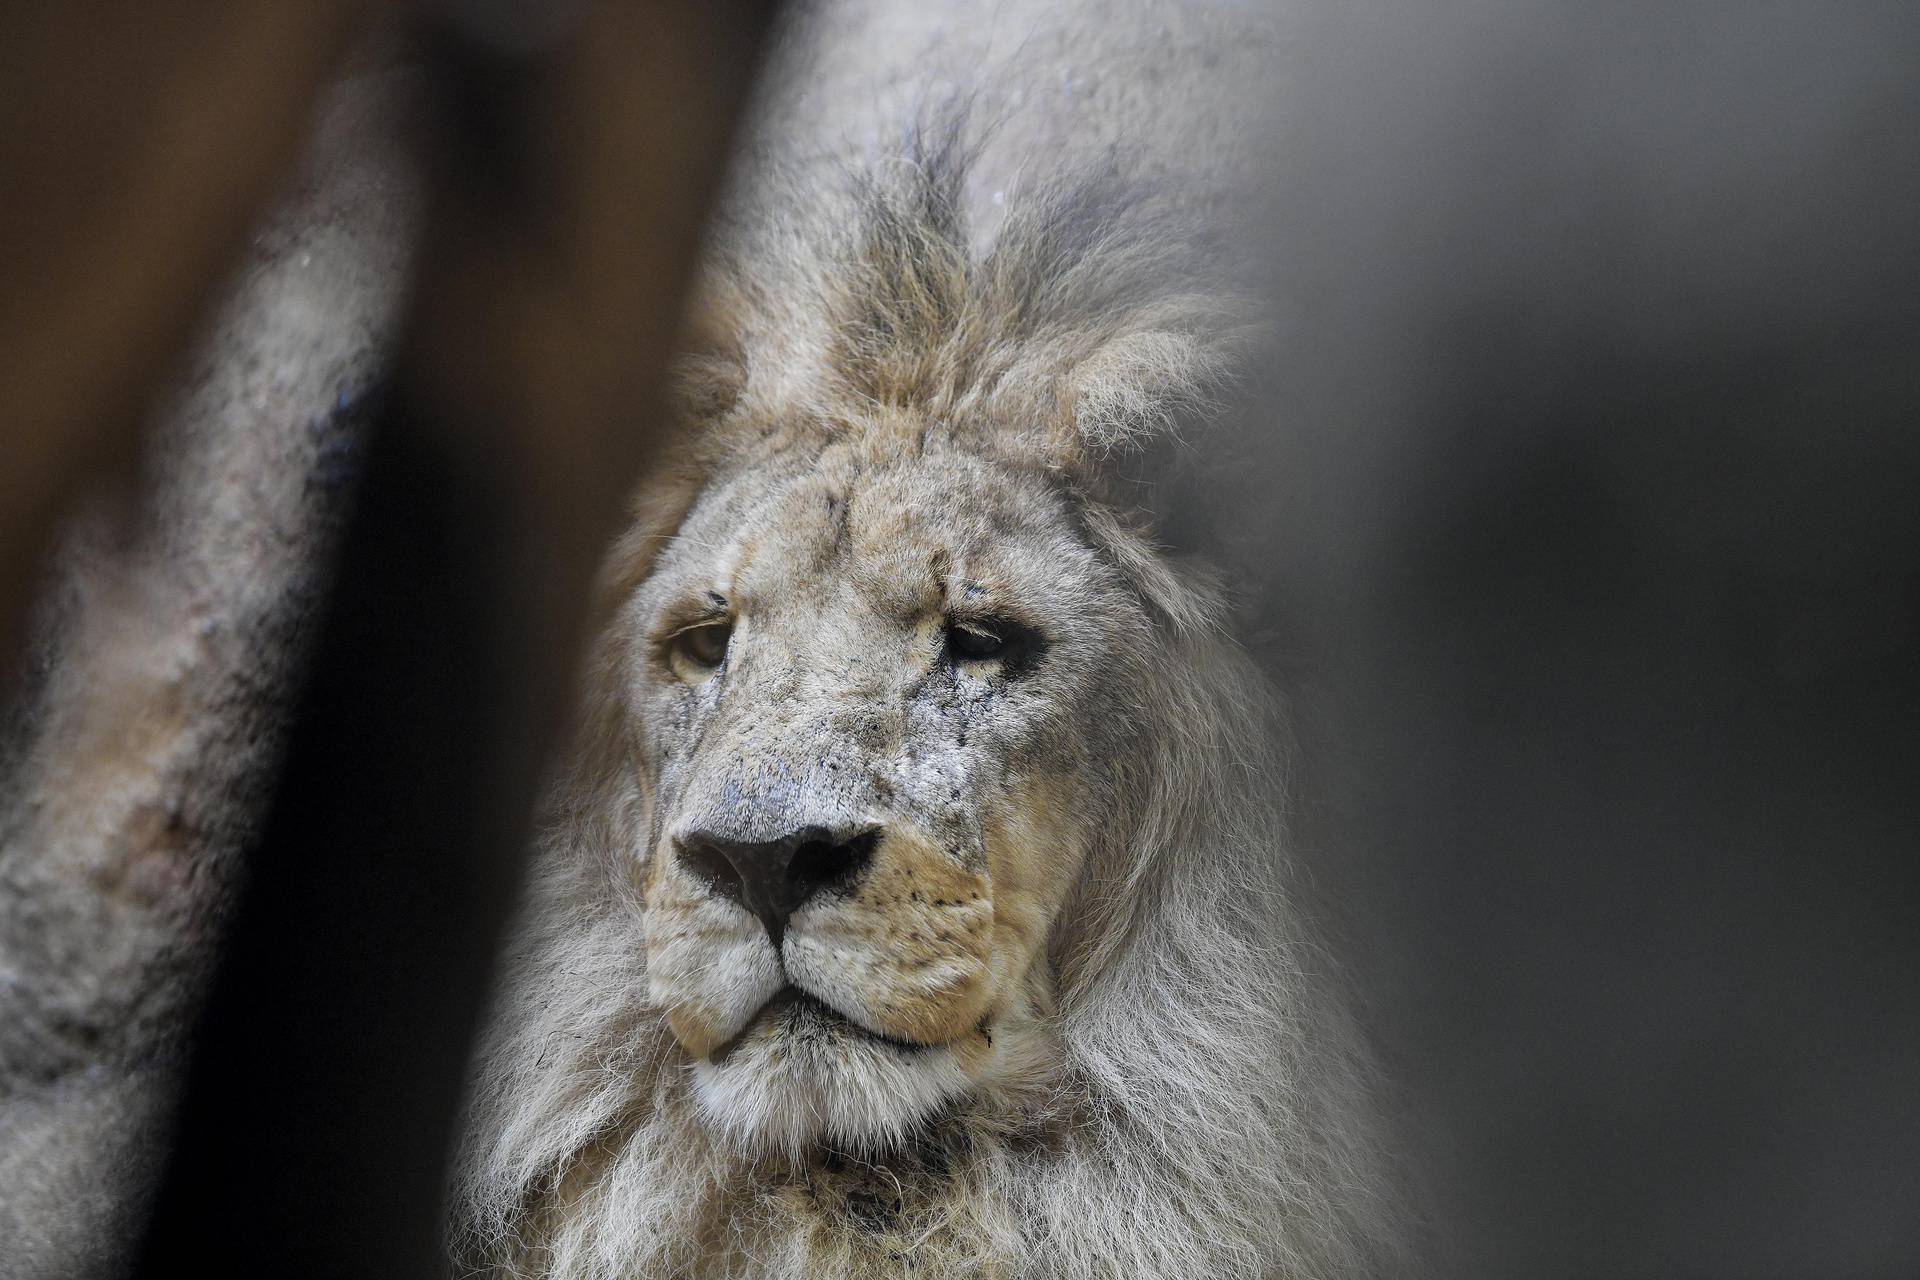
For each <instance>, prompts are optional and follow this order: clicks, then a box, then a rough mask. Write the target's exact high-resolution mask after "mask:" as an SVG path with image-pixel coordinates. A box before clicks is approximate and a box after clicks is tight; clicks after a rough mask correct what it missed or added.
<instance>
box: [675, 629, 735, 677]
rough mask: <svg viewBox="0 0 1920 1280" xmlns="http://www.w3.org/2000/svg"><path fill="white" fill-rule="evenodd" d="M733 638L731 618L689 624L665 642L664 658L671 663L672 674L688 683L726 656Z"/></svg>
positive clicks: (716, 664)
mask: <svg viewBox="0 0 1920 1280" xmlns="http://www.w3.org/2000/svg"><path fill="white" fill-rule="evenodd" d="M732 639H733V624H732V623H731V622H709V623H707V624H706V625H705V626H700V627H688V628H687V629H686V630H685V631H682V632H680V633H679V634H678V635H676V636H674V637H673V639H672V640H670V641H668V642H667V659H668V661H669V662H670V663H671V664H672V666H673V670H674V674H676V675H678V676H679V677H680V678H681V679H682V680H687V681H689V682H690V683H697V682H698V681H701V680H704V679H706V678H707V675H708V673H710V672H711V671H712V670H713V669H714V668H715V667H717V666H719V665H720V663H721V661H722V660H723V659H725V658H726V656H727V645H728V644H729V643H730V642H731V641H732Z"/></svg>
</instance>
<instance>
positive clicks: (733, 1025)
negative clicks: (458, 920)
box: [626, 431, 1147, 1149]
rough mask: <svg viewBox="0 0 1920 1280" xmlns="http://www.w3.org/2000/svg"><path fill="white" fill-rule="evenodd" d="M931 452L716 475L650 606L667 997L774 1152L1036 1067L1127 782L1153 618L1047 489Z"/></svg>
mask: <svg viewBox="0 0 1920 1280" xmlns="http://www.w3.org/2000/svg"><path fill="white" fill-rule="evenodd" d="M903 439H919V437H918V436H917V434H916V435H912V436H904V435H897V434H896V433H894V432H889V431H879V432H875V433H870V434H869V435H868V436H867V437H865V438H864V439H861V440H856V441H854V442H851V443H849V442H845V441H843V442H840V443H836V444H833V445H831V446H829V447H828V448H826V449H825V450H824V452H814V451H811V450H808V451H805V452H806V456H804V457H799V456H795V455H797V454H799V453H801V452H802V451H801V450H792V451H789V452H788V453H784V454H778V455H775V457H774V458H773V459H772V460H770V461H764V462H761V463H758V464H755V465H753V466H750V467H746V468H744V469H742V470H739V471H737V472H736V473H734V474H733V475H731V476H730V477H725V478H722V479H720V480H718V481H716V482H714V483H712V484H710V485H709V486H708V488H707V489H706V490H705V491H704V492H703V494H702V495H701V496H700V498H699V500H698V501H697V502H696V503H695V505H694V507H693V509H692V511H691V513H690V514H689V516H688V517H687V519H686V520H685V522H684V523H683V524H682V526H681V528H680V530H679V533H678V535H677V536H676V537H675V538H674V539H673V540H672V541H671V542H670V543H669V544H668V545H667V546H666V548H665V549H664V550H663V551H662V553H661V556H660V559H659V560H658V562H657V564H656V566H655V568H654V570H653V572H652V573H651V575H650V576H649V577H648V578H647V579H646V581H645V582H644V583H643V584H642V586H641V587H640V589H639V590H638V591H637V593H636V594H635V595H634V597H633V599H632V600H631V601H630V603H629V605H628V607H627V613H626V624H627V626H628V628H629V631H628V634H629V635H630V636H631V637H633V640H634V643H633V644H632V646H631V657H630V659H629V669H628V671H627V675H626V679H627V680H628V684H629V696H630V698H631V701H632V705H633V707H634V709H635V712H636V714H637V717H638V736H639V739H640V741H639V753H640V757H641V758H640V760H639V762H638V767H639V769H640V773H641V778H640V781H641V785H642V788H643V791H644V792H645V794H646V795H647V797H648V800H649V818H650V821H649V823H648V827H647V829H648V836H647V847H646V848H645V849H644V851H643V853H642V860H641V863H640V866H639V868H638V874H639V875H640V877H641V884H642V887H643V891H644V898H645V914H644V922H645V934H646V948H647V969H648V983H649V987H650V995H651V997H652V999H653V1001H654V1002H655V1003H656V1004H657V1005H658V1006H659V1007H660V1008H661V1009H662V1010H663V1011H664V1013H665V1016H666V1019H667V1022H668V1025H669V1026H670V1027H671V1029H672V1032H673V1035H674V1036H675V1038H676V1039H677V1040H678V1041H679V1043H680V1044H681V1045H682V1046H683V1047H684V1048H685V1050H686V1051H687V1052H688V1053H689V1054H690V1055H691V1056H692V1057H693V1059H694V1060H695V1061H694V1067H693V1071H694V1078H695V1087H696V1093H697V1096H698V1097H699V1099H700V1102H701V1105H702V1106H703V1108H704V1110H705V1113H706V1114H707V1116H708V1118H709V1119H710V1120H711V1121H712V1122H714V1124H715V1126H716V1128H718V1129H720V1130H722V1131H723V1132H725V1133H727V1134H729V1135H731V1136H733V1137H734V1138H736V1139H738V1140H740V1141H742V1142H743V1143H745V1144H747V1145H749V1146H754V1147H775V1148H787V1149H792V1148H794V1147H797V1146H799V1145H802V1144H804V1143H807V1142H810V1141H812V1140H815V1139H818V1138H825V1139H829V1140H832V1141H835V1142H838V1143H842V1144H848V1145H853V1146H869V1147H870V1146H876V1145H881V1144H884V1143H885V1142H887V1141H889V1140H892V1139H897V1138H898V1137H899V1136H901V1135H902V1134H903V1133H904V1132H906V1131H907V1130H908V1129H910V1128H911V1127H912V1126H914V1125H915V1124H916V1123H918V1122H919V1121H920V1120H922V1119H923V1118H925V1117H926V1116H927V1115H929V1114H930V1113H932V1112H933V1111H935V1110H937V1109H938V1108H939V1107H940V1106H941V1105H942V1104H943V1103H945V1102H947V1101H949V1100H951V1099H952V1098H954V1097H955V1096H956V1095H958V1094H961V1093H964V1092H966V1091H968V1090H969V1089H971V1088H975V1087H977V1086H979V1085H980V1084H981V1083H982V1082H983V1081H985V1080H987V1079H989V1078H990V1077H992V1076H993V1075H994V1074H995V1072H996V1071H997V1070H1009V1069H1030V1068H1031V1066H1032V1064H1033V1062H1034V1061H1035V1059H1036V1056H1037V1055H1044V1053H1045V1043H1044V1038H1045V1033H1044V1032H1043V1030H1042V1029H1041V1027H1040V1025H1039V1023H1038V1021H1037V1019H1036V1015H1037V1014H1039V1013H1041V1012H1043V1011H1044V1009H1045V1006H1046V1004H1047V1002H1048V1000H1049V999H1050V990H1051V987H1050V982H1049V979H1048V976H1047V972H1046V970H1047V966H1046V963H1045V960H1044V954H1043V953H1044V949H1045V944H1046V940H1047V937H1048V934H1049V930H1050V927H1051V925H1052V923H1053V921H1054V919H1055V917H1056V915H1057V914H1058V913H1059V911H1060V909H1061V906H1062V904H1063V901H1064V900H1065V899H1066V897H1067V894H1068V892H1069V890H1070V888H1071V887H1072V885H1073V882H1074V879H1075V877H1076V874H1077V872H1078V871H1079V869H1080V867H1081V865H1082V862H1083V860H1084V858H1085V856H1086V851H1087V843H1088V840H1089V838H1090V835H1091V833H1092V832H1093V831H1094V830H1096V829H1097V827H1098V825H1099V817H1100V814H1101V812H1102V809H1103V806H1104V805H1107V804H1110V803H1112V795H1113V791H1114V788H1115V786H1116V785H1120V784H1119V783H1118V782H1117V780H1115V779H1111V778H1105V777H1098V776H1094V775H1093V772H1092V770H1093V766H1092V764H1091V762H1092V761H1096V760H1100V759H1103V758H1108V757H1107V755H1106V752H1105V750H1103V743H1111V742H1113V741H1114V740H1115V739H1116V738H1117V737H1118V736H1120V735H1124V734H1125V733H1127V732H1128V731H1129V730H1128V725H1127V721H1128V716H1127V715H1126V714H1125V712H1124V710H1118V708H1124V707H1125V705H1126V699H1125V697H1124V690H1116V689H1115V688H1114V687H1113V685H1114V673H1115V671H1116V670H1117V664H1116V662H1115V658H1116V655H1117V654H1118V653H1119V652H1124V646H1125V645H1126V644H1127V643H1128V641H1129V634H1130V633H1131V631H1132V629H1133V628H1135V627H1139V628H1145V627H1146V625H1147V622H1146V619H1145V617H1144V614H1143V613H1142V611H1141V610H1140V608H1139V606H1138V605H1137V603H1135V602H1134V600H1133V598H1132V597H1130V596H1129V595H1128V594H1127V593H1126V592H1125V590H1124V589H1123V587H1122V586H1121V584H1120V583H1119V581H1118V580H1117V578H1116V576H1115V575H1114V574H1113V573H1112V572H1111V571H1110V570H1109V569H1108V568H1107V567H1106V566H1105V565H1104V563H1103V562H1102V561H1101V560H1100V559H1099V558H1098V557H1097V556H1096V555H1095V554H1094V553H1093V552H1092V551H1091V550H1090V549H1089V548H1088V546H1087V545H1086V543H1085V542H1084V541H1083V540H1082V539H1081V538H1079V537H1078V536H1077V535H1076V532H1075V526H1074V522H1073V516H1072V513H1071V510H1070V508H1069V505H1068V502H1067V500H1066V499H1065V498H1064V497H1063V496H1061V495H1059V494H1057V493H1056V492H1054V491H1053V490H1051V489H1050V488H1049V487H1048V486H1047V485H1046V484H1045V483H1044V482H1043V481H1042V480H1040V479H1039V478H1037V477H1035V476H1033V475H1030V474H1024V473H1021V472H1019V471H1017V470H1013V469H1010V468H1003V467H999V466H996V465H995V464H993V463H991V462H989V461H987V460H986V459H984V458H981V457H978V456H975V455H972V454H969V453H968V452H966V451H964V450H962V449H960V448H958V447H956V446H954V445H951V444H941V443H938V442H937V441H936V442H934V443H923V444H921V445H919V447H909V448H902V447H901V445H900V441H901V440H903ZM1135 643H1137V637H1135ZM1095 707H1100V708H1104V709H1103V710H1101V711H1099V712H1098V713H1097V715H1096V716H1095V718H1096V719H1097V720H1098V721H1099V722H1100V728H1099V729H1098V730H1097V731H1096V732H1095V733H1094V734H1092V735H1089V733H1088V731H1087V724H1088V723H1089V714H1090V712H1091V711H1092V710H1093V709H1094V708H1095Z"/></svg>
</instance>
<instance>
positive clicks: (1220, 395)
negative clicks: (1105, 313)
mask: <svg viewBox="0 0 1920 1280" xmlns="http://www.w3.org/2000/svg"><path fill="white" fill-rule="evenodd" d="M1238 354H1239V352H1238V350H1237V349H1236V348H1234V347H1233V346H1231V345H1229V344H1228V343H1225V342H1222V341H1221V335H1216V334H1209V333H1196V332H1191V331H1181V330H1178V329H1145V330H1135V331H1133V332H1129V333H1126V334H1123V335H1121V336H1118V337H1115V338H1112V339H1110V340H1109V341H1107V342H1105V343H1103V344H1102V345H1101V346H1100V347H1098V348H1097V349H1096V350H1094V352H1093V353H1092V354H1091V355H1089V356H1088V357H1087V358H1086V359H1084V360H1082V361H1081V362H1080V363H1079V364H1078V365H1076V366H1075V368H1074V370H1073V372H1072V373H1071V374H1070V375H1069V388H1070V389H1069V399H1070V403H1071V406H1072V430H1073V437H1074V441H1073V442H1074V444H1075V445H1077V447H1078V448H1079V449H1080V450H1081V451H1082V452H1083V453H1084V455H1085V456H1086V457H1087V458H1088V460H1089V461H1091V462H1092V463H1094V464H1095V465H1099V464H1100V463H1102V462H1105V461H1107V460H1109V459H1112V458H1114V457H1116V456H1124V455H1127V454H1132V453H1141V452H1149V451H1151V450H1153V449H1154V448H1155V447H1156V446H1158V445H1163V444H1165V443H1167V442H1169V441H1172V442H1178V441H1179V440H1180V439H1182V438H1184V437H1185V435H1186V434H1187V432H1188V430H1189V429H1190V428H1191V427H1192V426H1194V425H1195V424H1196V423H1202V422H1204V421H1205V419H1206V418H1207V417H1209V416H1210V415H1212V414H1214V413H1217V412H1219V410H1220V408H1221V407H1222V405H1223V403H1224V401H1225V399H1226V397H1227V393H1228V392H1229V390H1230V388H1231V387H1232V386H1233V385H1234V384H1235V383H1236V382H1237V381H1238V380H1239V377H1238V374H1239V361H1238V359H1237V356H1238Z"/></svg>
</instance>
